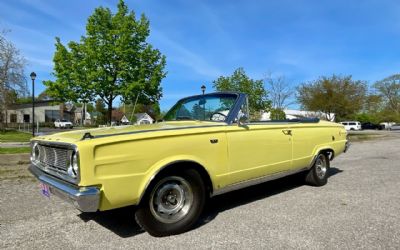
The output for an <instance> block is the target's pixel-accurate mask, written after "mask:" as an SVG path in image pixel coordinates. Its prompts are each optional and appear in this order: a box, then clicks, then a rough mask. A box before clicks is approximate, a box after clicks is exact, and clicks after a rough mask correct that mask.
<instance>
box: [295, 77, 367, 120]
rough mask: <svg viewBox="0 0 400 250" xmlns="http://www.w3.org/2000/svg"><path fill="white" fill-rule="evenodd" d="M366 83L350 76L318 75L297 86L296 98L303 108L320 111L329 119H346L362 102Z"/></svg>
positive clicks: (356, 110) (359, 108)
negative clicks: (317, 77)
mask: <svg viewBox="0 0 400 250" xmlns="http://www.w3.org/2000/svg"><path fill="white" fill-rule="evenodd" d="M365 95H366V83H365V82H363V81H358V80H353V79H352V77H351V76H344V77H342V76H337V75H333V76H331V77H325V76H323V77H320V78H319V79H317V80H314V81H311V82H308V83H303V84H301V85H300V86H299V87H298V88H297V100H298V102H299V103H300V104H301V106H302V107H303V108H304V109H308V110H310V111H320V112H324V113H325V114H326V118H327V119H328V120H330V118H332V117H330V114H332V113H334V114H335V116H336V119H338V120H341V119H346V118H350V117H352V116H354V115H355V114H356V113H358V112H359V111H360V110H361V109H362V107H363V104H364V99H365Z"/></svg>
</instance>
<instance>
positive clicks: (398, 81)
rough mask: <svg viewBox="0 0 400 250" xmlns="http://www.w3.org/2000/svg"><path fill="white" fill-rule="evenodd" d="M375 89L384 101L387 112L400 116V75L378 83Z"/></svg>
mask: <svg viewBox="0 0 400 250" xmlns="http://www.w3.org/2000/svg"><path fill="white" fill-rule="evenodd" d="M374 87H375V88H376V90H377V91H378V93H379V96H381V97H382V100H384V104H385V108H386V109H387V111H388V112H393V113H394V114H395V115H399V116H400V74H396V75H392V76H389V77H387V78H385V79H383V80H381V81H378V82H376V83H375V84H374Z"/></svg>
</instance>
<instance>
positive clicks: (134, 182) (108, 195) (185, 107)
mask: <svg viewBox="0 0 400 250" xmlns="http://www.w3.org/2000/svg"><path fill="white" fill-rule="evenodd" d="M247 104H248V100H247V96H246V95H245V94H242V93H233V92H223V93H211V94H205V95H197V96H192V97H187V98H184V99H182V100H180V101H178V102H177V104H176V105H174V106H173V107H172V108H171V110H170V111H169V112H168V113H167V114H166V115H165V117H164V120H163V121H162V122H159V123H156V124H146V125H136V126H125V127H108V128H97V129H92V130H81V131H70V132H65V133H60V134H53V135H45V136H39V137H35V138H34V139H32V141H31V143H32V157H31V162H32V164H31V166H30V167H29V170H30V171H31V173H32V174H33V175H34V176H36V177H37V178H38V179H39V181H40V182H41V186H42V193H43V194H44V195H46V196H49V197H51V196H53V195H55V196H59V197H61V198H63V199H64V200H67V201H70V202H71V203H72V204H74V205H75V206H76V207H77V208H78V209H79V210H81V211H83V212H95V211H97V210H109V209H114V208H119V207H124V206H129V205H136V210H135V218H136V221H137V222H138V224H139V225H140V226H142V227H143V229H145V230H146V231H147V232H149V233H150V234H151V235H154V236H166V235H171V234H178V233H182V232H185V231H187V230H189V229H190V228H192V227H193V225H194V224H195V223H196V221H197V220H198V218H199V216H200V215H201V213H202V210H203V208H204V206H205V204H206V201H207V200H208V199H207V198H208V197H211V196H215V195H220V194H223V193H226V192H229V191H232V190H236V189H240V188H244V187H247V186H250V185H254V184H259V183H261V182H263V181H268V180H273V179H277V178H280V177H283V176H286V175H290V174H294V173H299V172H304V178H305V181H306V183H308V184H311V185H314V186H322V185H325V184H326V183H327V178H328V171H329V162H330V161H331V160H332V159H333V158H334V157H337V156H338V155H340V154H341V153H342V152H345V151H346V150H347V148H348V146H349V144H348V142H347V132H346V130H345V129H344V127H343V126H342V125H340V124H337V123H331V122H326V121H319V119H307V120H304V121H302V120H298V119H297V120H286V121H282V120H281V121H279V122H274V121H266V122H261V121H255V122H250V121H249V119H248V118H249V112H248V107H247ZM56 159H57V160H56ZM302 176H303V175H302ZM238 199H240V197H238Z"/></svg>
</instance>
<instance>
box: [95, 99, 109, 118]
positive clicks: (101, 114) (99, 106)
mask: <svg viewBox="0 0 400 250" xmlns="http://www.w3.org/2000/svg"><path fill="white" fill-rule="evenodd" d="M94 108H95V111H96V112H97V119H96V123H97V124H104V123H105V117H106V114H107V110H106V109H105V107H104V101H103V100H102V99H100V98H99V99H97V100H96V103H95V107H94Z"/></svg>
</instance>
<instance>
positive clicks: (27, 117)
mask: <svg viewBox="0 0 400 250" xmlns="http://www.w3.org/2000/svg"><path fill="white" fill-rule="evenodd" d="M30 118H31V116H30V115H26V114H25V115H24V122H30V120H31V119H30Z"/></svg>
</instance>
